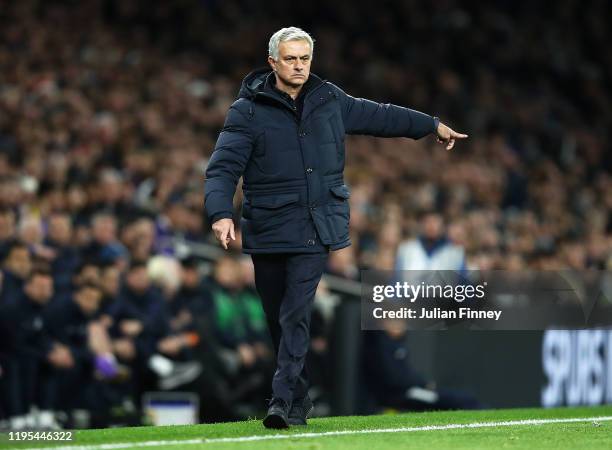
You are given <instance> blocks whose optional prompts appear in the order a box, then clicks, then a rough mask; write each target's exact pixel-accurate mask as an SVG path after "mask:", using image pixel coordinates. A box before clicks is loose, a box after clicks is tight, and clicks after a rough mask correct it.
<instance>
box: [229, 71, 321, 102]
mask: <svg viewBox="0 0 612 450" xmlns="http://www.w3.org/2000/svg"><path fill="white" fill-rule="evenodd" d="M271 74H272V71H271V70H270V68H269V67H262V68H259V69H255V70H254V71H252V72H251V73H249V74H248V75H247V76H246V77H244V79H243V80H242V85H241V86H240V90H239V91H238V98H248V99H252V98H253V97H255V94H257V93H258V92H261V91H262V90H263V88H264V85H265V84H266V79H267V78H268V77H269V76H270V75H271ZM311 80H312V81H315V83H313V87H314V86H317V85H320V84H321V83H323V80H322V79H321V78H319V77H318V76H317V75H315V74H314V73H312V72H311V73H310V75H309V77H308V81H311Z"/></svg>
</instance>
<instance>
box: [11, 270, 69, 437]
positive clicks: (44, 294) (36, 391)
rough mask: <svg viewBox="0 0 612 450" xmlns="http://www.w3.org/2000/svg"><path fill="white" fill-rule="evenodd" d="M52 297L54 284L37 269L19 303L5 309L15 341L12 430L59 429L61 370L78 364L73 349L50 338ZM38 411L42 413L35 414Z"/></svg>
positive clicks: (12, 350)
mask: <svg viewBox="0 0 612 450" xmlns="http://www.w3.org/2000/svg"><path fill="white" fill-rule="evenodd" d="M52 297H53V279H52V278H51V274H50V273H49V272H48V271H47V270H45V269H42V268H36V269H34V270H32V271H31V272H30V273H29V275H28V276H27V278H26V279H25V281H24V285H23V293H22V294H21V297H20V298H18V299H17V300H15V301H14V302H11V303H7V304H5V305H3V306H1V307H0V315H2V317H3V319H4V320H5V321H6V322H5V323H6V325H8V327H9V328H8V330H5V333H6V334H7V335H8V336H9V338H10V340H11V342H12V348H11V349H10V351H9V354H8V359H7V360H5V364H3V368H5V369H6V370H7V380H6V384H7V385H8V387H9V388H10V389H9V391H8V392H9V393H10V396H9V398H8V402H7V403H8V404H9V408H8V410H9V415H10V416H11V418H10V422H11V428H14V429H23V428H24V427H35V426H38V427H40V428H54V427H55V426H56V423H55V419H54V415H53V409H54V408H55V405H56V401H57V398H56V389H55V388H56V382H57V376H56V375H57V370H63V369H68V368H70V367H72V366H73V364H74V362H73V359H72V355H71V354H70V352H69V349H68V348H67V347H66V346H65V345H63V344H61V343H59V342H55V341H54V340H53V339H52V338H51V336H50V335H49V325H48V323H47V318H46V316H45V314H46V310H47V307H48V305H49V303H50V302H51V299H52ZM34 405H35V406H37V408H38V413H37V414H35V413H34V412H32V411H30V408H31V407H33V406H34Z"/></svg>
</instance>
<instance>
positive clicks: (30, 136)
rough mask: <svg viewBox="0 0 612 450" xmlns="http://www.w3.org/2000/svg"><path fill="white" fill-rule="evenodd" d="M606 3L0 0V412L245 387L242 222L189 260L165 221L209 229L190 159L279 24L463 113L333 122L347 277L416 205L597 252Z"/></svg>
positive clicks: (489, 264) (219, 401) (392, 249)
mask: <svg viewBox="0 0 612 450" xmlns="http://www.w3.org/2000/svg"><path fill="white" fill-rule="evenodd" d="M610 8H611V7H610V5H609V4H608V2H605V1H593V2H589V5H588V6H585V5H583V4H582V3H580V2H578V1H573V0H563V1H560V2H557V3H556V4H555V7H554V8H550V7H549V6H548V5H546V4H543V3H542V4H539V3H538V2H506V1H501V0H499V1H492V2H487V3H486V4H480V3H479V4H476V3H474V4H470V5H464V4H461V3H460V2H455V1H451V0H446V1H440V2H420V1H416V0H413V1H402V2H393V1H382V2H378V3H377V8H376V11H374V13H373V12H372V10H371V5H370V4H368V3H366V2H348V1H335V2H331V3H330V2H323V1H321V0H313V1H310V2H302V3H299V4H294V3H291V2H286V1H280V0H271V1H269V2H266V6H265V8H263V7H261V5H260V4H259V2H255V1H238V0H223V1H217V0H199V1H198V0H182V1H176V2H162V1H159V2H158V1H153V2H150V1H139V0H123V1H116V0H92V1H87V2H77V1H35V0H23V1H19V2H6V3H3V5H2V8H0V73H1V75H0V259H1V264H2V275H1V279H0V286H1V290H0V308H1V314H0V334H1V335H2V336H1V337H2V339H0V370H1V372H0V389H2V396H1V400H2V404H1V406H0V417H3V418H8V417H10V418H12V419H15V420H16V424H17V425H20V426H21V425H22V424H24V423H25V424H26V425H23V426H28V425H27V423H28V420H30V421H31V420H33V419H32V418H31V417H30V416H29V414H30V410H31V406H32V405H36V406H37V408H38V415H37V419H36V420H38V421H40V422H42V423H43V424H46V423H48V422H49V423H50V422H52V420H51V419H50V418H49V417H48V416H47V415H46V412H47V411H51V410H58V409H60V410H70V409H90V410H91V409H92V405H107V406H108V408H107V409H108V410H111V406H112V405H116V404H118V403H119V404H125V402H124V400H125V399H126V398H128V399H134V398H136V399H137V398H138V395H139V394H140V393H141V392H143V391H144V390H147V389H149V390H150V389H153V388H155V389H167V390H171V389H177V388H179V387H184V386H186V385H189V386H191V388H192V389H194V390H197V391H198V392H200V393H201V395H202V396H204V398H206V399H207V400H208V403H207V404H208V405H214V406H211V407H209V408H208V409H207V412H205V413H204V414H208V413H210V411H214V414H213V413H211V416H208V417H204V419H210V420H214V419H223V418H232V417H243V416H245V415H248V414H250V413H251V412H252V409H249V404H252V403H253V402H254V400H253V399H254V398H263V397H265V395H266V393H267V386H268V377H269V376H270V370H272V367H273V364H271V361H272V353H271V348H270V343H269V339H268V336H267V332H266V330H265V328H266V327H265V318H264V316H263V313H262V312H261V309H260V307H259V302H258V298H257V293H256V292H255V290H254V286H253V279H252V267H251V266H250V261H249V260H248V259H246V260H245V259H242V258H240V256H239V253H240V252H239V250H240V238H239V236H238V239H237V241H236V242H234V243H233V250H234V252H233V253H231V254H230V256H228V257H226V258H222V259H220V260H218V261H217V262H216V263H215V264H214V267H213V270H212V271H211V272H210V273H208V274H206V273H203V271H202V267H201V264H200V262H199V260H198V259H197V258H195V257H193V256H191V257H188V258H185V257H184V255H181V254H178V253H177V252H176V250H175V248H176V247H175V245H174V239H175V238H180V239H182V240H187V241H193V242H199V243H202V242H203V243H213V241H214V239H213V238H212V236H211V233H210V232H209V228H210V227H209V225H210V224H207V223H206V218H205V215H204V209H203V183H204V179H203V174H204V169H205V167H206V162H207V159H208V157H209V156H210V153H211V151H212V148H213V147H214V142H215V139H216V136H217V133H218V132H219V130H220V128H221V126H222V124H223V121H224V117H225V113H226V111H227V108H228V107H229V105H230V104H231V103H232V101H233V100H234V98H235V95H236V93H237V90H238V87H239V83H240V81H241V79H242V77H244V76H245V75H246V73H248V72H249V71H250V70H252V69H254V68H256V67H259V66H262V65H264V64H265V58H266V56H267V55H266V49H267V41H268V39H269V36H270V35H271V34H272V33H273V32H274V31H275V30H277V29H279V28H281V27H282V26H288V25H296V26H301V27H303V28H304V29H306V30H307V31H309V32H310V33H312V34H313V36H314V38H315V52H314V60H313V72H314V73H317V74H318V75H320V76H322V77H323V78H326V79H329V80H330V81H333V82H335V83H337V84H339V85H340V86H341V87H342V88H343V89H344V90H346V91H347V92H348V93H350V94H352V95H354V96H360V97H366V98H371V99H373V100H376V101H385V102H387V101H389V102H392V103H396V104H400V105H405V106H409V107H412V108H414V109H419V110H422V111H425V112H428V113H430V114H432V115H437V116H440V117H441V119H442V120H443V121H444V122H447V123H449V124H450V125H451V126H453V128H455V129H457V130H458V131H462V132H465V133H467V134H469V135H470V138H469V139H468V140H467V141H463V142H461V143H459V145H457V146H456V148H455V150H453V151H452V152H447V151H445V150H443V149H442V148H441V147H440V146H438V145H436V143H435V140H434V139H430V138H425V139H423V140H421V141H417V142H415V141H410V140H404V139H375V138H370V137H357V136H355V137H349V138H347V141H346V146H347V169H346V181H347V184H348V185H349V186H350V187H351V190H352V197H351V200H350V201H351V208H352V209H351V213H352V214H351V216H352V217H351V234H352V241H353V246H352V247H349V248H347V249H344V250H342V251H339V252H334V253H333V254H332V255H331V257H330V261H329V268H328V272H330V273H332V274H334V275H338V276H341V277H344V278H348V279H355V280H356V279H358V278H359V269H361V268H367V267H374V268H378V269H385V268H392V267H394V265H395V264H396V256H397V255H396V253H397V249H398V247H399V246H400V244H401V243H402V242H403V241H407V240H410V239H413V238H415V237H417V236H418V235H419V233H420V232H421V231H422V230H421V227H420V225H421V224H420V218H421V217H424V216H425V215H427V214H429V213H431V212H433V211H435V212H437V213H438V215H439V219H438V220H441V222H442V224H443V225H442V226H441V227H438V231H437V234H436V236H434V237H433V238H435V239H444V240H448V241H449V242H451V243H452V244H454V245H456V246H458V247H461V248H463V249H464V250H465V258H466V266H467V268H468V269H508V270H524V269H541V270H552V269H557V268H572V269H578V270H580V269H611V268H612V214H611V212H612V175H611V171H610V165H611V157H610V152H609V151H607V150H606V148H608V144H606V142H609V141H610V138H611V136H610V133H611V132H610V130H611V129H612V105H611V104H610V103H609V102H608V101H607V100H608V99H609V98H610V96H611V90H612V86H610V79H611V77H610V75H611V73H612V53H610V52H605V51H601V49H602V48H607V45H608V43H609V42H611V41H612V40H611V36H610V30H609V27H607V22H606V20H605V17H609V16H610ZM240 200H241V194H240V192H238V194H237V196H236V208H237V217H239V215H238V214H239V205H240ZM322 289H323V290H324V289H325V287H323V288H322ZM329 297H330V296H329V294H328V293H326V292H323V294H322V298H329ZM324 304H325V305H327V306H322V307H321V314H320V315H321V317H320V323H321V326H320V327H319V329H318V333H319V334H318V335H316V333H315V337H319V338H320V339H313V346H315V347H316V349H317V351H318V352H319V353H318V354H320V355H323V354H324V353H325V351H326V350H327V343H326V340H325V339H326V327H328V326H329V322H330V320H331V319H330V317H331V314H330V312H329V311H330V306H329V305H330V304H333V302H331V303H330V302H328V303H324ZM315 353H317V352H315ZM17 355H18V357H17ZM321 358H324V357H323V356H321ZM321 361H323V359H321ZM320 366H321V367H322V368H324V367H325V364H324V363H323V362H321V364H320ZM322 370H323V369H322ZM58 374H59V375H58ZM315 379H316V375H315ZM321 379H325V377H324V376H321ZM322 383H323V382H322ZM76 386H78V388H79V389H81V390H82V392H83V394H82V395H73V393H74V392H75V389H77V387H76ZM262 393H263V394H262ZM236 405H243V406H244V408H243V409H240V410H237V409H236ZM94 409H95V408H94ZM129 409H130V408H129V407H127V406H126V407H125V408H124V410H129ZM124 412H125V411H124ZM94 419H95V418H94ZM94 419H92V420H94ZM104 420H108V418H100V421H101V423H103V422H104ZM30 425H31V423H30Z"/></svg>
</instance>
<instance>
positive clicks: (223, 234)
mask: <svg viewBox="0 0 612 450" xmlns="http://www.w3.org/2000/svg"><path fill="white" fill-rule="evenodd" d="M228 231H229V230H228V229H227V228H226V229H225V230H223V231H222V232H221V236H219V242H221V245H222V246H223V248H224V249H225V250H227V232H228Z"/></svg>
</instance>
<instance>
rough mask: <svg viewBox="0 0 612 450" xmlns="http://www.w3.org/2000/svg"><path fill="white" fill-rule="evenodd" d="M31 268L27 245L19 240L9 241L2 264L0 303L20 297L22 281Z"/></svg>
mask: <svg viewBox="0 0 612 450" xmlns="http://www.w3.org/2000/svg"><path fill="white" fill-rule="evenodd" d="M31 268H32V260H31V258H30V252H29V250H28V247H27V246H26V245H25V244H24V243H22V242H20V241H12V242H11V243H9V244H8V245H7V248H6V255H5V257H4V261H3V264H2V285H1V286H2V288H1V289H2V290H1V291H0V305H2V304H5V303H10V302H14V301H16V300H17V299H19V298H20V297H21V295H22V293H23V284H24V281H25V279H26V278H27V277H28V276H29V274H30V270H31Z"/></svg>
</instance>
